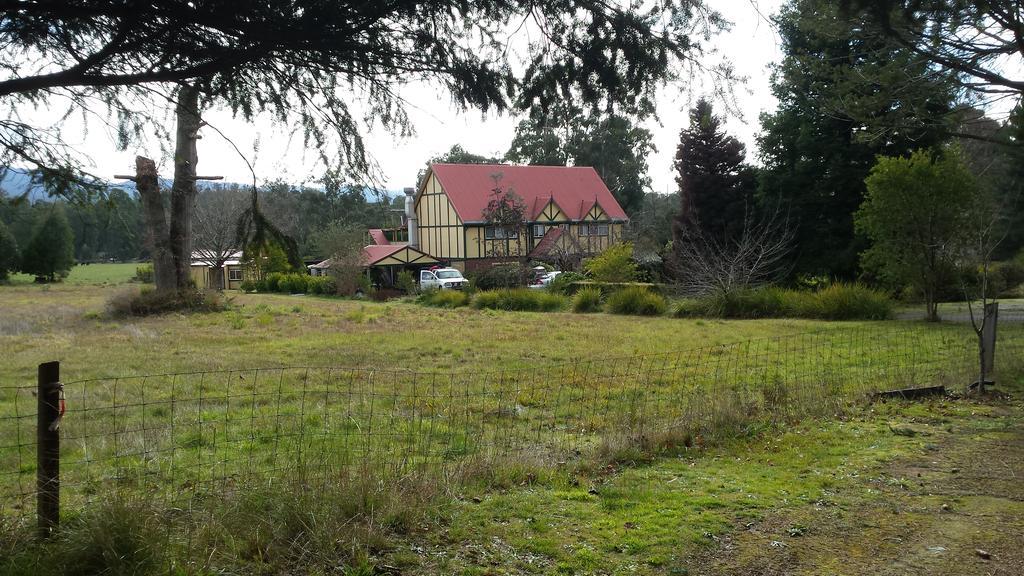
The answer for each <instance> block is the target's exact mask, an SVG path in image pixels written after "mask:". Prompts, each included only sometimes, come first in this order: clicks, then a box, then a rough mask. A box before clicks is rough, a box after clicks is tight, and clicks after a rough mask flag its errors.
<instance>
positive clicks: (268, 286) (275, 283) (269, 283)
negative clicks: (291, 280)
mask: <svg viewBox="0 0 1024 576" xmlns="http://www.w3.org/2000/svg"><path fill="white" fill-rule="evenodd" d="M283 278H284V273H283V272H271V273H270V274H267V275H266V276H264V277H263V280H262V286H258V288H257V289H258V290H259V291H260V292H277V291H278V290H280V284H281V280H282V279H283Z"/></svg>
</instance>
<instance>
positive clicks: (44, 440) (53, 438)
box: [36, 362, 61, 538]
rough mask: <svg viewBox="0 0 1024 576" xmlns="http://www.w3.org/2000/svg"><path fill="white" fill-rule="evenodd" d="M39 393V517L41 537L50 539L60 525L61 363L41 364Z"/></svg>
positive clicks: (37, 496) (37, 452)
mask: <svg viewBox="0 0 1024 576" xmlns="http://www.w3.org/2000/svg"><path fill="white" fill-rule="evenodd" d="M38 385H39V389H38V391H37V394H36V403H37V411H36V440H37V442H36V515H37V517H38V520H39V537H40V538H48V537H50V536H51V535H53V534H54V533H55V532H56V531H57V527H58V525H59V524H60V428H59V427H58V426H59V423H60V417H61V407H60V404H61V384H60V362H46V363H44V364H40V365H39V382H38Z"/></svg>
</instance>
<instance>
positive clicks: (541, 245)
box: [529, 228, 563, 258]
mask: <svg viewBox="0 0 1024 576" xmlns="http://www.w3.org/2000/svg"><path fill="white" fill-rule="evenodd" d="M562 232H563V230H562V229H561V228H551V229H550V230H548V231H547V232H546V233H545V234H544V237H543V238H541V239H540V242H538V243H537V245H536V246H534V247H533V250H530V254H529V256H530V257H531V258H540V257H544V256H547V255H548V253H549V252H551V249H552V248H554V247H555V243H556V242H558V239H559V238H561V237H562Z"/></svg>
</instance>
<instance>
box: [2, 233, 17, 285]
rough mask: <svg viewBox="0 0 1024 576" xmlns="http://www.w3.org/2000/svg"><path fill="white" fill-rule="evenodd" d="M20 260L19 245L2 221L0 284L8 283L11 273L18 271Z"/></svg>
mask: <svg viewBox="0 0 1024 576" xmlns="http://www.w3.org/2000/svg"><path fill="white" fill-rule="evenodd" d="M19 259H20V256H19V255H18V243H17V242H16V241H15V240H14V235H13V234H11V231H10V230H8V229H7V226H5V225H4V223H3V221H2V220H0V282H6V281H7V279H8V277H9V276H10V273H11V272H14V271H15V270H17V269H18V263H19Z"/></svg>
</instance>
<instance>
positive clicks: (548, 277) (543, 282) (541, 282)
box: [529, 270, 562, 288]
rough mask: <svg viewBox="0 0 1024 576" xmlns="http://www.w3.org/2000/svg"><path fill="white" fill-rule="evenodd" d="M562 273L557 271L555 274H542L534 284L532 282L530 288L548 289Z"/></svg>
mask: <svg viewBox="0 0 1024 576" xmlns="http://www.w3.org/2000/svg"><path fill="white" fill-rule="evenodd" d="M561 273H562V271H561V270H555V271H554V272H547V273H545V274H541V275H540V276H538V277H537V278H536V279H535V280H534V281H533V282H530V286H529V287H530V288H547V287H548V284H551V281H552V280H554V279H555V277H557V276H558V275H559V274H561Z"/></svg>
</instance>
